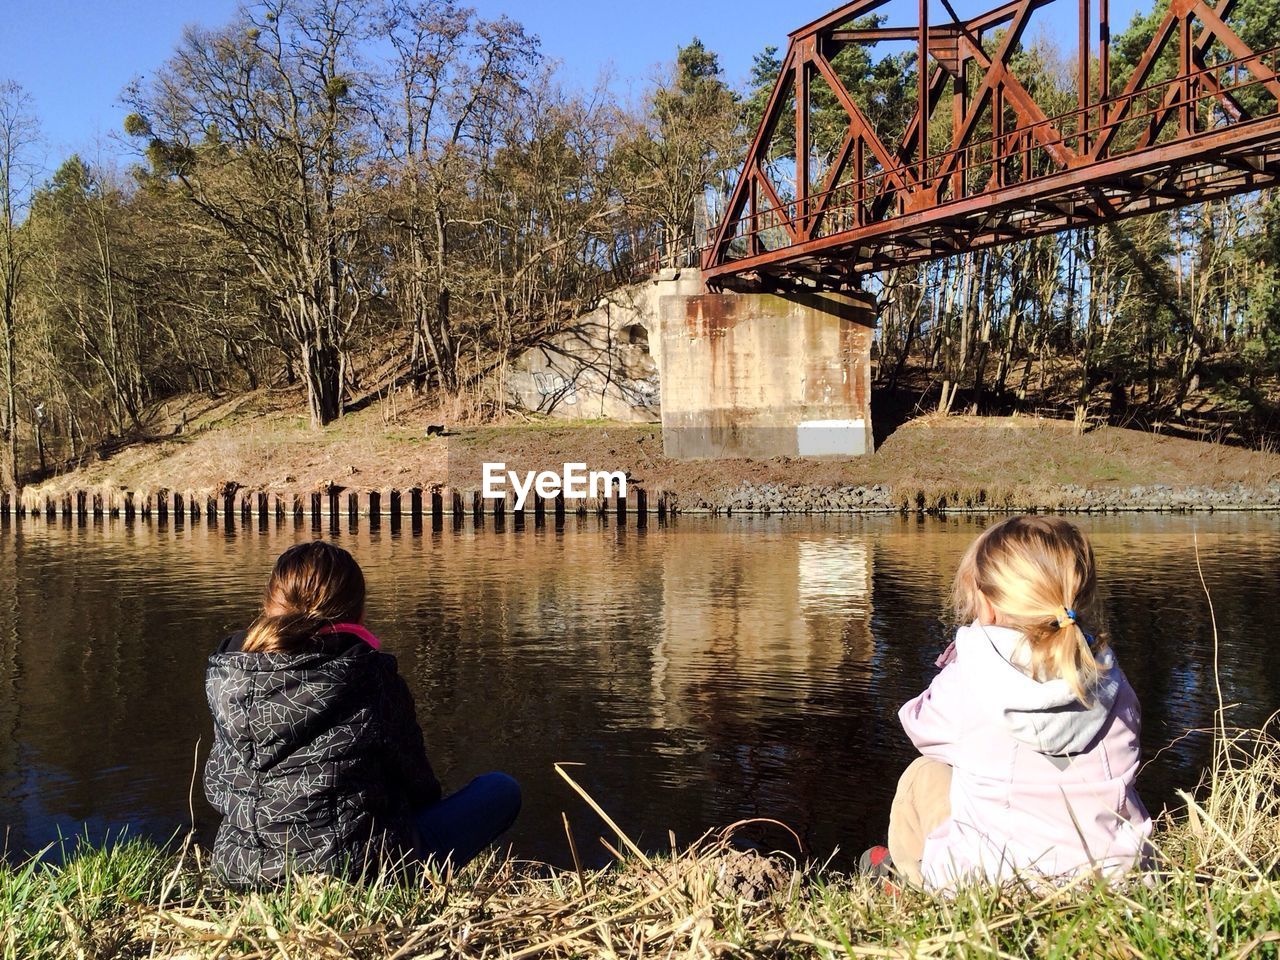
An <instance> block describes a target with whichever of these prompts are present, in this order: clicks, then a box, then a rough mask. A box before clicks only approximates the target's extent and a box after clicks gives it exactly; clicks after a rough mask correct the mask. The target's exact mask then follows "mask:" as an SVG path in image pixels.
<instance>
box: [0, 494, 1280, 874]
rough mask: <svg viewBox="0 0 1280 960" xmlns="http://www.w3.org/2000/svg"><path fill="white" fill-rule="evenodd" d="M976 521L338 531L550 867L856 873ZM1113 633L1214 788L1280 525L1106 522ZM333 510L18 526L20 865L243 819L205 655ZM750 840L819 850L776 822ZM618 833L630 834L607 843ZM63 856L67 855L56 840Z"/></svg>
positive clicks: (1128, 665) (1250, 702)
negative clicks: (237, 814)
mask: <svg viewBox="0 0 1280 960" xmlns="http://www.w3.org/2000/svg"><path fill="white" fill-rule="evenodd" d="M986 522H987V521H986V520H985V519H982V518H977V517H960V518H916V517H909V518H904V517H901V516H897V515H891V516H861V517H859V516H844V517H825V518H794V517H793V518H740V517H733V518H721V519H710V518H706V519H704V518H689V517H680V518H677V519H674V520H673V521H671V522H669V523H666V524H663V525H659V524H657V523H656V522H655V521H651V522H650V525H649V526H648V528H647V529H643V530H640V529H636V528H635V527H634V526H629V527H628V526H621V527H619V526H617V525H616V524H614V523H612V522H609V523H605V522H602V521H601V520H600V519H598V518H596V517H594V516H592V517H589V518H587V517H583V518H578V517H570V518H569V520H568V522H567V524H566V525H565V526H564V528H563V529H561V530H557V529H555V528H554V524H552V525H550V526H547V527H541V528H535V527H534V525H533V524H532V522H530V523H529V525H528V526H527V527H526V528H525V529H523V530H519V531H517V530H514V529H512V528H511V525H508V528H507V529H505V530H502V531H495V530H494V529H493V528H492V525H490V526H489V527H488V528H486V529H482V530H473V529H472V528H471V525H470V522H468V523H467V524H466V526H465V527H464V528H463V529H461V530H457V531H455V530H453V529H452V528H451V527H448V526H446V528H445V529H444V530H441V531H435V532H433V531H431V530H430V529H429V524H428V530H427V531H425V532H418V533H415V532H413V531H412V530H411V529H404V530H396V531H392V530H391V529H390V528H389V526H388V525H386V524H384V525H383V526H382V527H380V528H377V529H370V527H369V524H368V522H367V521H365V522H363V523H362V524H361V526H360V528H359V529H357V530H355V531H347V530H343V531H341V532H335V533H334V534H333V535H332V536H333V539H334V540H335V541H336V542H339V543H341V544H342V545H343V546H345V547H347V548H348V549H350V550H351V551H352V552H353V553H354V554H355V555H356V557H357V558H358V560H359V561H360V563H361V565H362V566H363V567H364V570H365V573H366V577H367V579H368V582H369V589H370V599H369V606H368V611H367V621H368V623H369V625H370V626H371V628H372V629H373V630H374V631H375V632H376V633H378V634H379V635H380V636H381V637H382V639H383V642H384V649H386V650H388V651H390V652H392V653H394V654H396V656H397V657H398V658H399V660H400V668H401V671H402V673H403V674H404V676H405V677H406V679H407V680H408V683H409V686H410V688H411V689H412V690H413V692H414V694H415V696H416V698H417V703H418V714H419V718H420V720H421V722H422V724H423V727H424V729H425V732H426V739H427V744H428V750H429V753H430V755H431V758H432V761H433V763H434V765H435V766H436V769H437V772H438V773H439V774H440V775H441V778H442V779H443V780H444V781H445V783H446V785H454V786H457V785H460V784H461V783H463V782H465V780H466V779H467V778H468V777H470V776H472V775H474V774H476V773H479V772H483V771H485V770H489V769H505V770H507V771H508V772H510V773H512V774H514V775H515V776H516V777H517V778H519V779H520V781H521V782H522V784H523V785H524V789H525V799H526V802H525V809H524V812H523V814H522V816H521V819H520V821H519V823H518V825H517V827H516V829H515V830H514V831H513V833H512V834H511V836H510V840H511V842H512V844H513V846H514V849H515V852H516V853H517V854H518V855H519V856H522V857H528V858H534V859H539V860H546V861H550V862H553V863H557V864H561V865H566V864H568V863H569V862H570V860H569V852H568V845H567V843H566V839H565V835H564V824H563V820H562V813H566V814H567V815H568V817H569V821H570V823H571V825H572V829H573V830H574V833H575V836H576V839H577V844H578V847H579V850H580V851H581V852H582V856H583V858H584V860H586V861H588V862H591V863H601V862H603V861H604V860H605V859H606V858H607V856H608V855H607V853H606V851H605V848H604V846H603V845H602V844H600V843H599V842H598V840H597V838H598V837H601V836H604V837H606V838H608V836H609V834H608V832H607V828H605V827H604V826H603V824H602V823H601V822H600V821H599V820H598V818H597V817H596V815H595V814H594V813H593V812H592V811H591V810H590V809H589V808H588V807H587V806H586V805H585V804H584V803H583V802H582V801H581V800H580V799H579V798H577V797H576V796H575V795H574V794H573V793H572V792H571V790H570V789H569V787H568V786H567V785H566V784H565V783H564V782H563V781H561V780H560V779H559V777H558V776H557V775H556V774H555V772H554V769H553V764H555V763H557V762H563V763H566V764H569V763H572V764H578V765H579V766H573V767H567V768H566V769H568V770H569V771H570V772H571V773H572V775H573V776H574V777H575V779H577V780H578V781H579V782H580V783H581V784H582V785H583V786H584V787H585V788H586V789H587V790H588V791H589V792H590V793H591V794H592V796H593V797H594V798H595V799H596V800H597V801H598V802H599V804H600V805H601V806H602V807H603V808H604V809H605V810H607V811H608V812H609V813H610V815H611V816H612V817H613V818H614V819H615V820H616V821H617V822H618V823H619V824H620V825H621V826H622V827H623V829H625V830H626V831H627V832H628V834H629V835H630V836H631V837H632V838H633V839H634V840H636V841H637V842H638V843H639V844H641V845H642V846H644V847H647V848H650V849H658V848H663V847H666V846H668V845H669V843H670V839H669V837H670V835H671V834H674V836H675V838H676V840H677V842H680V843H683V842H686V841H689V840H692V839H694V838H695V837H697V836H698V835H699V834H701V833H702V832H703V831H706V830H709V829H713V828H718V827H722V826H724V825H726V824H729V823H732V822H734V821H738V820H742V819H746V818H771V819H774V820H778V821H781V822H783V823H785V824H787V825H788V826H789V827H790V828H791V829H792V830H793V831H795V833H796V835H797V836H798V837H799V838H800V840H801V842H802V843H803V844H804V853H805V855H808V856H814V857H819V858H826V857H828V856H831V855H833V854H834V855H835V859H836V862H837V863H838V864H843V865H847V864H849V863H850V862H851V861H852V859H855V858H856V856H857V854H858V853H859V852H860V851H861V849H862V848H863V847H865V846H867V845H869V844H871V843H874V842H877V841H882V840H883V836H884V830H885V825H886V821H887V816H888V806H889V801H890V799H891V797H892V794H893V788H894V783H895V780H896V778H897V775H898V773H899V772H900V771H901V769H902V768H903V766H904V765H905V764H906V763H907V762H908V761H909V760H910V758H911V756H912V752H911V747H910V744H909V743H908V742H907V741H906V738H905V737H904V735H903V733H902V731H901V729H900V727H899V726H898V723H897V719H896V716H895V713H896V710H897V708H898V707H899V706H900V705H901V703H902V702H903V701H905V700H906V699H908V698H909V697H911V696H913V695H914V694H915V693H917V692H918V691H919V690H920V689H922V688H923V687H924V686H925V685H926V684H927V683H928V681H929V679H930V677H931V676H932V674H933V672H934V667H933V661H934V658H935V657H936V656H937V654H938V653H939V651H940V650H941V649H942V648H943V647H944V646H945V645H946V643H947V640H948V629H947V627H946V625H945V609H944V604H945V602H946V596H947V592H948V589H949V585H950V579H951V576H952V573H953V571H954V569H955V566H956V563H957V561H958V560H959V557H960V555H961V553H962V552H963V550H964V548H965V547H966V545H967V544H968V543H969V542H970V540H971V539H972V538H973V537H974V536H975V535H976V533H977V532H978V531H979V530H980V529H981V527H982V526H983V525H984V524H985V523H986ZM1080 523H1081V524H1082V526H1084V527H1085V528H1086V529H1087V530H1088V532H1089V533H1090V535H1091V537H1092V538H1093V542H1094V545H1095V549H1096V551H1097V554H1098V559H1099V565H1100V568H1101V579H1102V585H1103V591H1104V594H1105V596H1106V598H1107V609H1108V612H1109V617H1110V624H1111V628H1112V633H1113V635H1114V645H1115V648H1116V650H1117V652H1118V656H1119V659H1120V662H1121V664H1122V665H1123V666H1124V668H1125V670H1126V672H1127V673H1128V675H1129V677H1130V679H1131V681H1132V682H1133V685H1134V687H1135V688H1136V690H1137V692H1138V695H1139V697H1140V699H1141V701H1142V704H1143V708H1144V738H1143V740H1144V754H1145V758H1146V765H1145V767H1144V769H1143V772H1142V774H1141V779H1140V781H1139V784H1140V788H1141V792H1142V794H1143V796H1144V798H1145V799H1146V800H1147V802H1148V805H1149V806H1150V807H1151V808H1152V809H1153V811H1154V810H1157V809H1159V808H1160V807H1161V806H1162V805H1164V804H1166V803H1171V802H1173V801H1174V799H1175V794H1174V791H1175V790H1176V789H1177V788H1180V787H1181V788H1188V787H1191V786H1194V785H1195V783H1196V782H1197V780H1198V778H1199V776H1200V774H1201V771H1202V770H1203V767H1204V764H1205V763H1206V760H1207V756H1208V748H1209V738H1208V736H1207V735H1205V734H1204V733H1194V732H1190V731H1197V730H1203V729H1205V728H1207V727H1209V726H1211V724H1212V723H1213V717H1214V710H1215V708H1216V705H1217V696H1218V694H1217V687H1216V685H1215V682H1214V681H1215V674H1214V657H1215V649H1214V642H1213V633H1212V630H1211V626H1210V617H1209V606H1208V601H1207V600H1206V596H1205V593H1204V591H1203V590H1202V588H1201V583H1200V577H1199V574H1198V573H1197V569H1196V555H1197V553H1196V546H1197V544H1198V549H1199V557H1200V562H1201V565H1202V567H1203V572H1204V578H1205V581H1206V583H1207V585H1208V587H1209V592H1210V594H1211V595H1212V598H1213V605H1214V610H1215V613H1216V617H1217V624H1218V630H1219V649H1218V651H1217V657H1218V663H1219V672H1218V678H1219V681H1220V684H1221V690H1222V695H1223V698H1224V700H1225V701H1226V702H1227V703H1228V704H1231V705H1234V706H1231V708H1230V710H1229V712H1228V718H1229V721H1230V722H1232V723H1235V724H1237V725H1242V726H1244V725H1252V724H1258V723H1261V722H1263V721H1264V720H1265V719H1266V718H1267V717H1268V716H1269V715H1270V714H1271V713H1272V712H1273V711H1274V710H1276V709H1277V708H1280V657H1277V656H1276V654H1275V651H1274V649H1273V647H1272V644H1273V643H1275V642H1276V638H1277V635H1280V605H1277V603H1276V599H1277V589H1276V588H1277V577H1278V573H1277V571H1278V570H1280V517H1278V516H1276V515H1264V514H1229V515H1228V514H1218V515H1214V516H1204V515H1199V516H1153V515H1143V516H1136V515H1131V516H1122V517H1098V518H1082V519H1081V520H1080ZM315 535H316V534H315V533H314V532H313V530H312V528H311V526H310V525H309V524H304V525H299V526H295V525H293V524H292V523H289V524H284V525H280V526H273V527H271V528H270V529H266V530H259V529H257V528H256V527H254V528H251V529H245V528H240V529H227V528H225V527H212V528H211V527H208V526H206V525H204V524H196V525H180V524H160V523H154V522H153V523H137V524H124V523H121V522H118V521H110V522H107V523H105V524H104V523H102V522H98V523H97V524H94V523H92V522H90V523H87V524H80V525H76V524H73V523H63V524H58V523H56V522H55V523H52V524H48V525H46V524H45V523H43V522H26V523H18V524H13V525H9V526H7V527H6V528H5V529H3V530H0V583H3V587H0V823H3V824H4V825H5V826H6V835H7V843H6V850H7V854H8V856H9V857H10V858H11V859H13V858H19V857H22V856H25V855H27V854H30V853H33V852H35V851H37V850H40V849H42V848H44V847H45V846H46V845H47V844H50V843H53V842H55V841H57V840H58V838H59V837H74V836H87V837H88V838H90V839H91V840H93V841H95V842H100V841H101V840H102V839H103V838H104V837H108V836H116V835H118V834H119V833H120V832H121V831H122V830H126V831H128V832H129V833H130V834H132V835H145V836H151V837H155V838H157V839H165V838H168V837H170V836H172V835H174V833H175V832H177V831H181V830H183V829H185V828H186V827H188V826H190V825H192V824H193V823H194V827H195V829H196V831H197V834H198V836H200V837H201V838H202V839H204V840H206V841H207V840H209V839H211V837H212V831H213V829H214V827H215V826H216V817H215V814H214V812H213V811H212V809H210V808H209V807H208V806H207V804H206V803H205V801H204V799H203V794H202V793H201V791H200V786H199V779H198V777H197V778H196V779H195V790H194V793H193V792H192V790H191V789H190V788H191V784H192V782H193V774H194V773H195V772H196V764H197V762H202V761H203V755H204V751H205V749H206V748H207V746H208V742H209V737H210V735H211V725H210V719H209V715H208V710H207V707H206V705H205V701H204V692H203V671H204V663H205V659H206V657H207V656H208V654H209V652H210V651H211V649H212V648H213V647H214V646H215V645H216V644H217V642H218V640H219V638H221V637H222V636H223V635H225V634H226V633H228V632H230V631H232V630H234V629H238V628H240V627H242V626H244V625H245V624H247V622H248V621H249V620H250V619H251V618H252V617H253V615H254V612H255V606H256V604H257V603H258V602H259V598H260V594H261V588H262V585H263V584H264V582H265V579H266V577H267V574H268V573H269V571H270V568H271V564H272V561H273V560H274V558H275V556H276V555H277V554H278V553H279V552H280V551H281V550H282V549H284V548H285V547H286V546H288V545H289V544H291V543H294V542H296V541H299V540H303V539H309V538H311V537H313V536H315ZM743 839H744V842H754V843H761V844H766V845H769V846H778V847H786V848H791V849H794V846H795V844H794V841H792V840H790V839H789V838H788V837H787V835H786V834H785V833H784V832H783V831H781V830H780V829H778V828H774V827H770V826H768V825H760V826H757V827H755V828H752V829H749V830H747V831H745V832H744V834H743ZM611 842H613V841H611ZM55 852H56V851H55Z"/></svg>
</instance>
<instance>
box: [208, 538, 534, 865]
mask: <svg viewBox="0 0 1280 960" xmlns="http://www.w3.org/2000/svg"><path fill="white" fill-rule="evenodd" d="M364 605H365V581H364V575H363V573H362V572H361V570H360V567H359V565H358V564H357V563H356V561H355V560H354V559H353V558H352V556H351V554H349V553H348V552H347V551H346V550H343V549H341V548H340V547H336V546H334V545H333V544H330V543H325V542H323V541H317V542H315V543H303V544H298V545H297V546H294V547H290V548H289V549H288V550H286V551H285V552H284V553H283V554H281V555H280V558H279V559H278V560H277V561H276V564H275V569H274V570H273V571H272V573H271V578H270V580H269V581H268V583H267V591H266V601H265V603H264V605H263V610H262V615H261V616H260V617H258V619H257V620H256V621H254V623H253V625H252V626H251V627H250V628H249V629H248V631H246V632H241V633H236V634H233V635H231V636H230V637H227V638H226V639H225V640H224V641H223V642H222V644H221V646H219V648H218V651H217V653H215V654H214V655H213V656H212V657H211V658H210V659H209V667H208V672H207V674H206V680H205V686H206V692H207V694H208V699H209V708H210V710H212V711H213V726H214V739H213V750H212V752H211V753H210V755H209V760H208V762H207V764H206V765H205V775H204V782H205V792H206V794H207V795H208V798H209V802H210V803H212V804H213V805H214V807H216V808H217V809H218V810H219V812H221V813H222V814H223V820H222V823H221V825H220V826H219V828H218V835H217V839H216V841H215V842H214V850H213V863H214V867H215V868H216V869H217V870H218V872H219V873H221V874H222V876H223V878H224V879H225V880H226V881H227V882H228V883H229V884H231V885H233V886H241V887H244V886H255V885H259V884H264V883H274V882H277V881H280V880H282V879H285V878H286V877H287V876H289V875H290V874H291V873H294V872H298V873H332V874H341V875H347V876H359V875H361V874H363V873H365V872H366V871H369V872H376V871H377V870H378V869H379V868H381V867H383V866H388V865H392V864H395V863H398V862H401V861H403V860H405V859H408V858H416V859H419V860H432V861H436V862H438V863H444V862H446V861H447V862H448V863H450V864H452V865H453V866H454V867H461V866H462V865H464V864H465V863H467V862H468V861H469V860H471V859H472V858H473V857H475V856H476V855H477V854H478V853H479V852H480V851H481V850H483V849H484V848H485V847H486V846H488V845H489V844H491V843H493V842H494V841H495V840H496V839H497V838H498V837H499V836H500V835H501V834H502V833H504V832H505V831H506V830H507V829H508V828H509V827H510V826H511V825H512V823H513V822H514V821H515V818H516V815H517V813H518V812H519V810H520V788H519V786H518V785H517V784H516V782H515V781H514V780H512V779H511V778H510V777H508V776H506V775H505V774H502V773H490V774H487V775H485V776H481V777H477V778H476V779H475V780H473V781H472V782H471V783H470V784H469V785H468V786H466V787H464V788H463V789H462V790H460V791H458V792H457V793H455V794H453V795H452V796H450V797H447V798H442V792H441V789H440V784H439V782H438V781H437V780H436V777H435V774H434V773H433V772H432V769H431V764H430V762H429V761H428V760H427V754H426V750H425V748H424V746H423V741H422V731H421V730H420V729H419V727H418V721H417V716H416V713H415V710H414V703H413V698H412V696H411V694H410V693H409V689H408V687H407V686H406V685H405V682H404V680H403V679H402V678H401V677H400V675H399V673H398V672H397V670H396V660H395V658H394V657H392V656H390V655H389V654H386V653H383V652H382V651H381V650H380V646H381V645H380V643H379V641H378V639H377V637H375V636H374V635H373V634H372V633H370V632H369V630H368V629H367V628H366V627H365V626H364Z"/></svg>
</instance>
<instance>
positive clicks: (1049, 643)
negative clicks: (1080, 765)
mask: <svg viewBox="0 0 1280 960" xmlns="http://www.w3.org/2000/svg"><path fill="white" fill-rule="evenodd" d="M979 594H981V595H982V596H984V597H986V598H987V600H988V601H989V602H990V603H991V605H992V606H993V607H995V609H996V613H997V622H998V623H999V624H1000V625H1001V626H1006V627H1010V628H1012V629H1014V630H1018V631H1020V632H1021V633H1022V634H1023V635H1024V636H1025V637H1026V638H1027V642H1028V643H1029V644H1030V648H1031V672H1032V676H1034V677H1035V678H1036V679H1037V680H1049V679H1053V678H1057V677H1061V678H1062V679H1063V680H1066V681H1067V683H1068V684H1069V685H1070V687H1071V690H1072V692H1073V693H1075V695H1076V697H1077V699H1079V700H1080V702H1081V703H1084V704H1087V703H1088V702H1089V694H1090V692H1091V691H1092V690H1093V688H1094V687H1095V686H1096V684H1097V682H1098V677H1099V674H1100V672H1101V669H1102V668H1101V666H1100V664H1099V663H1098V657H1099V656H1100V655H1101V654H1102V653H1103V652H1104V651H1105V650H1106V646H1107V642H1106V637H1105V636H1104V635H1103V625H1102V612H1101V609H1100V607H1099V603H1098V584H1097V572H1096V568H1095V565H1094V559H1093V548H1092V547H1091V546H1090V545H1089V541H1088V539H1086V537H1085V535H1084V534H1083V533H1081V532H1080V530H1079V529H1078V528H1077V527H1076V526H1075V525H1074V524H1072V523H1068V522H1067V521H1066V520H1063V519H1062V518H1061V517H1042V516H1017V517H1009V518H1008V519H1007V520H1002V521H1000V522H999V523H996V524H993V525H992V526H990V527H988V528H987V529H986V530H985V531H983V533H982V535H981V536H980V537H978V539H977V540H975V541H974V542H973V544H972V545H970V547H969V549H968V551H967V552H966V553H965V555H964V559H963V560H961V561H960V569H959V570H957V571H956V581H955V587H954V590H953V597H954V602H955V610H956V614H957V616H959V618H960V619H961V620H962V621H963V622H966V623H971V622H973V620H975V619H977V616H978V610H979V599H978V595H979ZM1068 614H1070V616H1068ZM1091 640H1092V645H1091V644H1090V641H1091Z"/></svg>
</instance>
